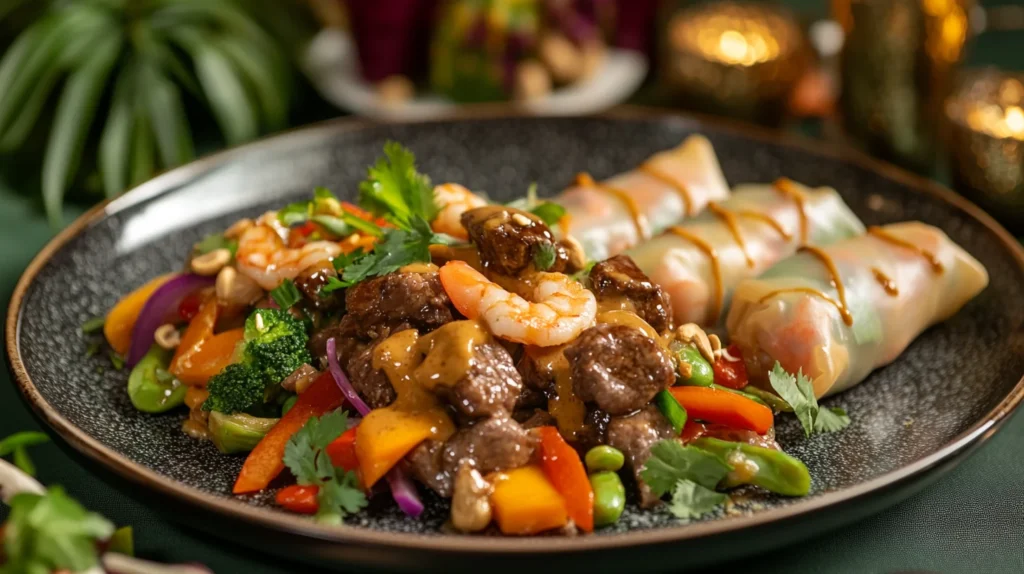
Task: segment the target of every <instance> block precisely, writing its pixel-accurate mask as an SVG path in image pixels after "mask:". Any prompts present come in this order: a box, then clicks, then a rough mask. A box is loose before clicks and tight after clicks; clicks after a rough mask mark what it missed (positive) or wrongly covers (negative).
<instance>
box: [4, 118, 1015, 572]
mask: <svg viewBox="0 0 1024 574" xmlns="http://www.w3.org/2000/svg"><path fill="white" fill-rule="evenodd" d="M694 132H701V133H704V134H706V135H707V136H708V137H709V138H710V139H711V141H712V142H713V143H714V146H715V149H716V151H717V152H718V155H719V157H720V159H721V163H722V167H723V169H724V170H725V174H726V176H727V177H728V179H729V181H730V183H733V184H735V183H740V182H750V181H754V182H766V181H771V180H773V179H775V178H777V177H779V176H788V177H790V178H793V179H796V180H798V181H801V182H803V183H806V184H809V185H831V186H834V187H836V188H837V189H838V190H839V191H840V192H841V193H842V195H843V197H844V198H845V199H846V201H847V202H848V203H849V204H850V206H851V207H852V208H853V209H854V211H856V212H857V214H858V215H859V216H861V217H862V218H863V219H864V221H865V223H868V224H881V223H888V222H893V221H899V220H905V219H920V220H922V221H925V222H927V223H931V224H934V225H938V226H939V227H941V228H942V229H944V230H945V231H946V232H947V233H948V234H949V235H950V236H951V237H952V238H953V239H954V240H955V241H956V242H957V243H959V244H960V245H962V246H964V247H965V248H966V249H967V250H968V251H970V252H971V253H972V254H973V255H974V256H975V257H977V258H978V259H980V260H981V262H982V263H984V265H985V266H986V267H987V268H988V271H989V273H990V274H991V285H990V286H989V287H988V288H987V289H986V290H985V291H984V292H983V293H982V294H981V295H980V296H979V297H977V298H976V299H975V300H974V301H972V302H971V303H970V304H969V305H968V306H967V307H966V308H965V309H964V310H963V311H961V312H960V313H959V314H958V315H957V316H955V317H954V318H953V319H951V320H950V321H948V322H946V323H945V324H943V325H940V326H938V327H936V328H933V329H931V330H929V331H928V332H926V333H925V334H924V335H922V336H921V337H920V338H919V339H918V340H917V341H916V342H915V343H914V344H913V345H911V347H910V348H909V349H908V350H907V351H906V352H905V353H904V354H903V356H902V357H900V358H899V359H898V360H897V361H896V362H895V363H893V364H892V365H890V366H888V367H885V368H883V369H880V370H878V371H877V372H875V373H874V374H873V375H872V376H871V377H870V378H869V379H868V380H867V381H866V382H865V383H863V384H862V385H860V386H858V387H856V388H854V389H853V390H851V391H848V392H846V393H844V394H842V395H840V396H838V397H834V398H832V399H829V400H828V401H827V404H829V405H842V406H844V407H846V409H847V410H848V411H849V412H850V415H851V418H852V419H853V424H852V425H851V426H850V427H849V429H847V430H846V431H844V432H842V433H837V434H832V435H824V436H815V437H813V438H810V439H805V438H804V437H803V435H802V433H801V432H800V429H799V427H798V425H797V423H796V421H795V419H794V418H793V417H790V416H782V417H780V421H779V426H778V435H779V440H780V442H781V443H782V444H783V445H784V446H785V447H786V449H787V450H788V451H789V452H791V453H792V454H794V455H796V456H798V457H800V458H801V459H803V460H804V461H806V462H807V465H808V466H809V467H810V470H811V475H812V476H813V479H814V486H813V493H812V495H811V496H809V497H807V498H804V499H800V500H789V499H782V498H777V497H771V496H764V495H759V494H751V495H750V496H749V497H746V500H745V501H744V502H742V503H739V504H737V505H735V506H734V507H730V508H729V511H728V512H726V513H724V514H722V515H719V516H713V517H709V518H708V519H705V520H702V521H699V522H695V523H691V524H682V523H680V522H679V521H677V520H675V519H673V518H671V517H670V516H668V515H667V514H665V513H659V512H640V511H638V510H636V509H635V508H634V509H630V510H628V511H627V512H626V514H625V516H624V517H623V520H622V521H621V522H620V523H619V525H618V526H617V527H616V528H614V529H611V530H604V531H601V532H600V533H598V534H597V535H594V536H586V537H578V538H560V537H538V538H529V539H521V538H500V537H467V536H458V535H453V534H444V533H442V530H441V525H442V523H443V521H444V519H445V516H446V508H445V506H444V505H443V504H442V503H441V502H440V501H437V500H431V501H429V504H428V510H427V512H426V513H425V516H424V518H423V519H422V520H419V521H413V520H409V519H405V518H403V517H402V516H400V515H399V513H398V511H397V510H396V509H395V508H394V506H393V505H391V504H385V502H386V501H385V500H383V498H386V497H378V500H377V501H376V502H375V503H374V506H373V507H372V508H371V509H369V510H368V511H366V512H364V513H362V514H360V515H359V516H357V517H355V518H353V519H350V520H349V521H348V523H347V524H346V525H345V526H344V527H340V528H326V527H320V526H318V525H315V524H313V523H312V522H310V521H308V520H306V519H303V518H300V517H297V516H292V515H288V514H285V513H284V512H281V511H278V510H275V509H274V508H272V507H271V506H269V504H268V498H267V497H266V496H264V497H256V498H244V499H238V498H233V497H232V496H231V495H230V488H231V484H232V482H233V480H234V477H235V475H236V473H237V472H238V469H239V468H240V466H241V463H242V460H243V458H242V457H238V456H225V455H222V454H220V453H218V452H217V451H216V450H215V449H214V448H213V447H212V446H211V445H210V444H208V443H206V444H201V443H197V442H194V441H192V440H191V439H189V438H187V437H186V436H185V435H184V434H182V433H181V431H180V430H179V428H180V426H181V421H182V417H183V415H182V414H181V413H173V414H167V415H162V416H151V415H146V414H142V413H139V412H136V411H135V410H134V409H133V408H132V406H131V404H130V403H129V401H128V397H127V394H126V392H125V381H126V373H123V372H114V371H112V370H110V369H109V368H106V369H103V368H102V367H103V366H104V365H106V364H107V363H106V359H104V358H101V357H93V358H84V355H85V342H83V341H82V340H81V339H80V336H79V334H78V326H79V325H81V324H82V322H83V321H84V320H86V319H88V318H90V317H94V316H97V315H101V314H103V313H104V312H105V311H106V310H107V309H108V308H110V306H111V305H113V304H114V302H115V301H117V299H118V298H119V297H120V296H121V295H123V294H124V293H126V292H128V291H129V290H131V289H133V288H135V287H137V286H138V285H140V284H142V283H143V282H145V281H146V280H147V279H149V278H151V277H153V276H155V275H157V274H160V273H166V272H168V271H171V270H174V269H177V268H179V267H180V265H181V264H182V261H183V258H184V257H185V254H186V253H187V252H188V251H189V248H190V246H191V244H192V243H193V242H195V241H197V240H198V239H200V238H201V237H202V236H203V235H204V234H207V233H210V232H214V231H217V230H220V229H223V228H224V227H225V226H227V225H228V224H229V223H231V222H232V221H234V220H235V219H237V218H238V217H240V216H254V215H257V214H259V213H261V212H263V211H264V210H266V209H268V208H271V207H274V206H279V205H281V204H283V203H284V202H287V201H294V200H296V199H299V198H304V197H308V194H309V193H310V190H311V189H312V188H313V186H317V185H324V186H328V187H330V188H332V189H334V190H335V191H336V192H338V193H339V194H341V195H349V196H351V194H353V193H354V192H355V189H356V184H357V183H358V182H359V180H360V179H361V178H362V177H363V176H364V174H365V171H366V166H367V165H369V164H370V163H371V162H373V160H374V159H375V158H376V157H377V155H378V154H379V153H380V151H381V146H382V144H383V143H384V141H385V140H387V139H395V140H398V141H401V142H403V143H405V144H406V145H408V146H409V147H411V148H412V150H413V151H414V152H415V153H416V156H417V158H418V160H419V164H420V166H421V169H423V170H424V171H425V172H427V173H429V174H430V175H431V176H432V177H433V178H434V180H435V181H458V182H462V183H464V184H466V185H468V186H469V187H470V188H472V189H476V190H483V191H486V192H487V193H488V194H489V195H490V196H491V197H492V198H494V199H499V200H507V199H511V198H512V197H514V196H517V195H519V194H521V193H523V192H524V191H525V190H526V187H527V185H528V184H529V183H530V182H532V181H537V182H538V184H539V185H540V189H541V190H548V191H550V190H557V189H560V188H561V187H562V186H564V185H566V184H567V183H568V182H569V181H570V179H571V177H572V175H573V174H574V173H575V172H577V171H580V170H587V171H590V172H591V173H593V174H594V175H595V176H607V175H610V174H613V173H615V172H617V171H620V170H624V169H626V168H629V167H631V166H633V165H635V164H637V163H638V162H639V161H641V160H642V159H644V158H645V157H647V156H648V155H649V154H650V153H652V152H654V151H656V150H661V149H664V148H668V147H671V146H673V145H675V144H677V143H678V142H679V141H680V140H681V139H682V138H683V137H685V136H686V135H688V134H690V133H694ZM821 147H822V146H821V145H820V144H817V143H813V144H808V143H800V142H792V141H789V140H786V139H784V138H783V137H782V136H779V135H773V134H765V133H759V132H751V131H750V130H749V129H747V128H736V127H727V126H723V125H721V124H718V123H714V122H710V121H706V120H698V119H686V118H680V117H678V116H676V117H673V116H659V115H657V114H655V113H653V112H644V111H639V110H634V111H627V112H620V113H617V114H615V115H610V116H604V117H599V118H582V119H529V118H518V117H478V118H475V119H468V120H460V121H439V122H430V123H419V124H402V125H383V126H380V125H377V126H374V125H367V124H364V123H359V122H351V121H343V122H339V123H331V124H325V125H322V126H318V127H313V128H309V129H305V130H300V131H296V132H293V133H290V134H286V135H282V136H279V137H275V138H272V139H269V140H266V141H263V142H259V143H256V144H253V145H249V146H245V147H242V148H239V149H236V150H233V151H229V152H226V153H222V154H219V155H215V156H213V157H210V158H207V159H204V160H201V161H199V162H196V163H194V164H191V165H189V166H186V167H183V168H180V169H177V170H174V171H172V172H170V173H167V174H165V175H163V176H160V177H158V178H157V179H154V180H153V181H150V182H149V183H146V184H145V185H143V186H141V187H139V188H138V189H135V190H134V191H132V192H131V193H129V194H127V195H125V196H124V197H122V198H120V199H118V200H116V201H113V202H111V203H109V204H107V205H105V206H102V207H99V208H97V209H94V210H93V211H91V212H90V213H88V214H86V215H84V216H83V217H82V218H81V219H79V220H78V221H77V222H75V224H74V225H72V226H71V227H70V228H69V229H68V230H67V231H65V232H64V233H62V234H61V235H60V236H59V237H58V238H56V239H55V240H54V241H53V242H51V243H50V245H48V246H47V247H46V249H44V250H43V252H42V253H41V254H40V255H39V256H38V257H37V258H36V259H35V261H33V262H32V264H31V266H30V267H29V269H28V271H27V272H26V273H25V275H24V277H22V279H21V282H20V283H19V284H18V287H17V290H16V291H15V294H14V298H13V300H12V302H11V308H10V314H9V315H8V322H7V335H8V337H7V341H8V343H7V352H8V353H9V354H10V358H11V361H10V362H11V365H12V369H13V372H14V375H15V378H16V380H17V381H18V384H19V385H20V386H21V389H22V391H23V393H24V394H25V396H26V397H27V399H28V401H29V402H30V403H31V404H32V406H33V407H34V408H35V410H36V411H37V412H38V413H39V415H40V416H41V417H42V418H43V419H45V420H46V422H47V423H48V424H49V425H50V426H52V427H53V428H54V430H55V431H56V432H57V433H58V434H60V435H61V436H62V437H64V438H65V439H66V440H67V441H68V442H69V443H70V444H71V445H72V446H74V447H75V448H76V449H78V450H79V451H81V452H82V453H84V454H85V455H86V456H88V457H91V458H93V459H95V460H96V461H98V462H99V463H101V464H102V465H104V466H106V467H109V468H110V469H112V470H114V471H115V472H116V473H117V474H119V475H121V477H123V478H127V479H128V480H129V482H128V483H127V484H133V485H138V488H137V489H133V491H136V490H137V491H138V492H140V493H142V494H143V495H144V496H146V497H147V498H151V499H152V500H153V502H154V503H155V504H161V503H167V502H170V503H171V504H173V507H174V509H175V512H177V513H178V514H179V515H181V516H182V517H186V516H188V517H189V520H190V522H191V523H193V524H197V525H199V526H200V527H204V528H207V529H209V530H211V531H212V532H214V533H215V534H219V535H223V536H229V537H233V538H237V539H240V540H242V541H243V542H246V543H248V544H251V545H254V546H256V547H259V548H263V549H266V550H272V551H277V552H281V553H285V554H287V555H289V556H301V557H303V558H304V559H308V560H316V561H320V562H323V563H333V564H343V563H345V564H354V563H358V564H368V565H375V566H378V567H401V568H417V567H419V568H424V567H444V568H445V569H449V570H458V569H465V568H470V567H473V565H474V564H477V565H479V564H480V560H481V559H482V558H486V557H495V556H501V557H502V558H501V560H496V561H489V562H488V564H489V566H488V568H491V569H493V567H524V566H531V565H540V564H543V565H546V566H557V565H559V564H561V565H563V566H568V565H580V564H583V563H586V564H587V565H588V566H589V567H590V568H591V569H602V570H603V569H610V568H614V567H617V566H619V565H623V564H628V565H629V570H630V571H635V570H636V569H637V568H638V567H641V568H642V569H654V568H659V567H666V566H673V567H679V566H683V565H693V564H697V563H707V562H710V561H715V560H721V559H724V558H726V557H734V556H737V555H739V554H741V553H746V552H752V551H756V550H760V549H764V548H767V547H769V546H772V545H778V544H782V543H785V542H787V541H793V540H795V539H798V538H800V537H805V536H808V535H811V534H813V533H817V532H821V531H823V530H825V529H827V528H833V527H836V526H838V525H840V524H843V523H846V522H849V521H851V520H854V519H856V518H859V517H861V516H864V515H866V514H867V513H869V512H873V511H876V510H878V509H880V508H882V507H883V506H885V505H888V504H891V503H893V502H895V501H896V500H898V499H899V498H901V497H904V496H907V495H908V494H909V493H911V492H913V491H914V490H916V489H918V488H921V487H922V486H923V485H924V484H925V483H926V482H927V481H928V479H930V478H934V477H936V476H938V475H939V474H940V473H941V472H942V471H944V470H947V469H949V468H950V467H951V466H952V465H953V464H955V463H956V462H957V461H958V460H959V459H960V458H961V457H962V456H963V455H964V454H965V453H966V452H967V451H968V450H969V449H970V447H972V446H974V445H976V444H978V443H979V442H980V441H982V440H983V439H985V438H986V437H988V436H989V435H990V434H991V433H992V432H994V431H995V429H996V428H997V427H998V425H999V424H1000V423H1001V422H1002V421H1003V420H1005V418H1006V417H1007V415H1008V414H1009V413H1010V412H1011V411H1012V409H1013V408H1014V407H1015V406H1016V405H1017V403H1018V402H1019V401H1020V400H1021V398H1022V396H1024V382H1022V374H1024V330H1022V328H1021V326H1022V323H1024V298H1022V297H1021V296H1020V293H1021V287H1022V285H1024V253H1022V250H1021V248H1020V246H1019V245H1018V244H1017V243H1015V242H1014V240H1013V239H1012V238H1011V237H1010V236H1009V235H1008V234H1007V233H1006V232H1005V231H1003V230H1002V229H1001V228H999V227H998V226H997V225H996V224H995V223H994V222H993V221H992V220H991V219H990V218H989V217H988V216H986V215H984V214H983V213H982V212H980V211H979V210H978V209H976V208H975V207H973V206H972V205H970V204H968V203H967V202H965V201H964V200H962V199H960V198H959V197H958V196H956V195H954V194H953V193H951V192H949V191H948V190H945V189H943V188H940V187H939V186H937V185H934V184H932V183H928V182H926V181H924V180H920V179H917V178H914V177H911V176H909V175H906V174H904V173H902V172H898V171H895V170H893V169H891V168H888V167H885V166H881V165H878V164H876V163H873V162H871V161H869V160H867V159H864V158H861V157H859V156H853V157H850V156H848V155H845V154H842V153H838V152H835V151H827V150H822V149H821ZM193 516H194V517H193ZM542 561H543V562H542Z"/></svg>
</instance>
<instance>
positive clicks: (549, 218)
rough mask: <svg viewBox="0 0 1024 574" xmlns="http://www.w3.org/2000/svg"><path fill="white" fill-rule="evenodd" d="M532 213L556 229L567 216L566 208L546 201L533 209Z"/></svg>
mask: <svg viewBox="0 0 1024 574" xmlns="http://www.w3.org/2000/svg"><path fill="white" fill-rule="evenodd" d="M530 213H532V214H534V215H536V216H537V217H539V218H541V219H543V220H544V223H546V224H547V225H548V227H554V226H556V225H558V222H559V221H561V220H562V217H564V216H565V208H564V207H562V206H561V205H558V204H557V203H554V202H551V201H545V202H542V203H540V204H539V205H537V206H536V207H534V208H533V209H531V210H530Z"/></svg>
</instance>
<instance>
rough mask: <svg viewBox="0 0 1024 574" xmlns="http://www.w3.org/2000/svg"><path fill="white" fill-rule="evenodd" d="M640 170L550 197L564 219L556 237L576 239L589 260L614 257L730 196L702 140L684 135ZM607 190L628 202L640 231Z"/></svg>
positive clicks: (623, 205) (626, 208) (711, 150)
mask: <svg viewBox="0 0 1024 574" xmlns="http://www.w3.org/2000/svg"><path fill="white" fill-rule="evenodd" d="M643 166H645V167H638V168H637V169H633V170H631V171H628V172H626V173H622V174H619V175H616V176H613V177H611V178H609V179H607V180H604V181H602V182H600V183H599V184H598V185H574V186H573V187H570V188H569V189H567V190H565V191H564V192H562V193H561V194H560V195H559V196H557V197H555V198H553V201H554V202H556V203H558V204H560V205H562V206H563V207H565V209H566V213H567V215H568V218H567V220H566V221H567V225H566V226H565V227H568V229H567V230H566V229H561V230H560V232H561V233H563V234H564V233H568V234H570V235H572V236H573V237H574V238H576V239H577V240H578V241H579V242H580V244H581V245H583V249H584V250H585V251H586V253H587V257H589V258H590V259H592V260H595V261H601V260H604V259H607V258H608V257H611V256H613V255H618V254H619V253H622V252H623V251H625V250H626V249H629V248H630V247H633V246H634V245H637V244H639V243H641V242H642V241H645V240H647V239H649V238H650V237H652V236H653V235H655V234H657V233H659V232H661V231H662V230H664V229H666V228H667V227H668V226H670V225H674V224H677V223H679V222H681V221H682V220H683V219H685V218H686V217H692V216H694V215H696V214H698V213H700V212H701V211H703V210H704V208H705V207H707V204H708V203H709V202H712V201H722V200H724V199H726V198H727V197H728V196H729V186H728V184H727V183H726V181H725V175H723V174H722V168H721V167H720V166H719V164H718V158H717V156H715V150H714V148H713V147H712V145H711V142H710V141H708V139H707V138H705V137H704V136H700V135H693V136H689V137H688V138H686V139H685V140H684V141H683V142H682V144H680V145H679V146H678V147H675V148H673V149H670V150H666V151H662V152H658V153H656V154H654V155H653V156H651V157H650V158H648V159H647V161H645V162H644V164H643ZM652 174H656V175H652ZM602 186H604V188H602ZM608 188H613V189H615V190H618V191H621V192H622V193H623V194H625V195H628V196H629V197H630V198H631V199H632V201H633V202H634V205H635V206H636V208H637V212H638V213H639V214H640V218H639V219H641V221H642V224H643V225H642V227H643V228H644V229H643V230H641V229H638V227H637V223H636V221H635V220H634V217H633V215H632V213H631V210H630V209H629V206H628V205H627V204H626V202H625V201H623V200H622V199H621V198H620V197H618V196H617V195H616V194H615V193H610V192H609V191H608ZM642 231H643V232H642Z"/></svg>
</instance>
